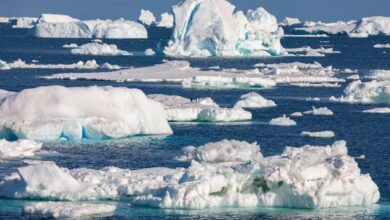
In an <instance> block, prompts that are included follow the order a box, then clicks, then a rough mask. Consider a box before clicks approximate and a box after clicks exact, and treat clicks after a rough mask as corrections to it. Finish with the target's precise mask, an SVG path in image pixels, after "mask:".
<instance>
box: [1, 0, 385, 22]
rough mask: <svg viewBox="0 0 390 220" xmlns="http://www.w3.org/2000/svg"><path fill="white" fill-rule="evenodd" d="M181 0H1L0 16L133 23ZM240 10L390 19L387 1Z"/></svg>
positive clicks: (243, 4) (266, 2)
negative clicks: (45, 15)
mask: <svg viewBox="0 0 390 220" xmlns="http://www.w3.org/2000/svg"><path fill="white" fill-rule="evenodd" d="M177 2H180V0H1V7H0V17H12V16H15V17H21V16H32V17H37V16H39V15H40V14H41V13H53V14H67V15H70V16H72V17H76V18H79V19H82V20H86V19H96V18H101V19H106V18H110V19H117V18H121V17H123V18H126V19H132V20H136V19H137V18H138V16H139V13H140V10H141V9H142V8H144V9H149V10H151V11H152V12H153V13H154V14H155V15H156V17H159V15H160V14H161V13H163V12H165V11H170V10H171V6H172V5H173V4H175V3H177ZM230 2H232V3H233V4H234V5H236V6H237V9H239V10H245V11H246V10H248V9H255V8H257V7H260V6H261V7H264V8H265V9H266V10H268V11H269V12H271V13H272V14H274V15H275V16H276V17H277V18H278V19H282V18H284V17H286V16H287V17H297V18H299V19H301V20H302V21H307V20H312V21H318V20H321V21H325V22H330V21H338V20H356V19H359V18H361V17H368V16H377V15H380V16H390V0H230Z"/></svg>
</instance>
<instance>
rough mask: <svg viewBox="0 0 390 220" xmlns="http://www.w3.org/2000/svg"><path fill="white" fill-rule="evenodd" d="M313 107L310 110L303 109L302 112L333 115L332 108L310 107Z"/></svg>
mask: <svg viewBox="0 0 390 220" xmlns="http://www.w3.org/2000/svg"><path fill="white" fill-rule="evenodd" d="M312 108H313V109H312V110H310V111H305V112H303V114H307V115H334V113H333V112H332V110H330V109H328V108H327V107H322V108H315V107H312Z"/></svg>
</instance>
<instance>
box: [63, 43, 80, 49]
mask: <svg viewBox="0 0 390 220" xmlns="http://www.w3.org/2000/svg"><path fill="white" fill-rule="evenodd" d="M62 47H63V48H76V47H78V45H77V44H75V43H72V44H64V45H62Z"/></svg>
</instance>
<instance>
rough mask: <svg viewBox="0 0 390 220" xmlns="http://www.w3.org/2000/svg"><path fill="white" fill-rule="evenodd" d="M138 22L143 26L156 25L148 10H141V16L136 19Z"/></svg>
mask: <svg viewBox="0 0 390 220" xmlns="http://www.w3.org/2000/svg"><path fill="white" fill-rule="evenodd" d="M138 21H139V22H141V23H142V24H144V25H147V26H152V25H155V24H156V18H155V17H154V15H153V13H152V12H151V11H149V10H144V9H141V14H140V15H139V17H138Z"/></svg>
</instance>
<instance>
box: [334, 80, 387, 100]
mask: <svg viewBox="0 0 390 220" xmlns="http://www.w3.org/2000/svg"><path fill="white" fill-rule="evenodd" d="M330 100H331V101H336V102H349V103H367V104H376V103H380V104H390V81H371V82H361V81H360V80H358V81H354V82H351V83H350V84H349V85H348V87H347V88H346V89H345V90H344V96H341V97H340V98H336V97H333V96H332V97H331V98H330Z"/></svg>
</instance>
